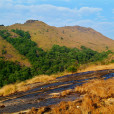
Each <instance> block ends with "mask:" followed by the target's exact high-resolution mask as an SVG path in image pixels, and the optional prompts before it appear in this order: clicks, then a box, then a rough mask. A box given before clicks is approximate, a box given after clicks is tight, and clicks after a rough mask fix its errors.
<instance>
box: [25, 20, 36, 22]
mask: <svg viewBox="0 0 114 114" xmlns="http://www.w3.org/2000/svg"><path fill="white" fill-rule="evenodd" d="M35 21H38V20H27V21H26V22H25V23H34V22H35Z"/></svg>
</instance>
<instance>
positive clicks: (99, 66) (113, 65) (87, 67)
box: [77, 63, 114, 73]
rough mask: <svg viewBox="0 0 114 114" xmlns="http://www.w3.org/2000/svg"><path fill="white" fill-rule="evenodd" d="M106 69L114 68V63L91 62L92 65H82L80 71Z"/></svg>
mask: <svg viewBox="0 0 114 114" xmlns="http://www.w3.org/2000/svg"><path fill="white" fill-rule="evenodd" d="M104 69H114V63H111V64H108V65H102V64H100V63H99V64H97V65H95V64H90V65H82V66H81V67H80V69H78V71H77V72H78V73H80V72H86V71H97V70H104Z"/></svg>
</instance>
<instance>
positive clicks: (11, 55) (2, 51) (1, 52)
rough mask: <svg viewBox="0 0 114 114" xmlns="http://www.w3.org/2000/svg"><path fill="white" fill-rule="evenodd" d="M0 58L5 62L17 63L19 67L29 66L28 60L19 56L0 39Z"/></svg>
mask: <svg viewBox="0 0 114 114" xmlns="http://www.w3.org/2000/svg"><path fill="white" fill-rule="evenodd" d="M0 57H4V59H5V60H9V61H13V62H15V61H18V62H19V64H20V65H25V66H30V63H29V61H28V59H26V58H25V56H23V55H21V54H19V52H18V51H17V50H16V49H15V48H14V47H13V46H12V45H11V44H10V43H8V42H7V41H6V40H4V39H3V38H1V37H0Z"/></svg>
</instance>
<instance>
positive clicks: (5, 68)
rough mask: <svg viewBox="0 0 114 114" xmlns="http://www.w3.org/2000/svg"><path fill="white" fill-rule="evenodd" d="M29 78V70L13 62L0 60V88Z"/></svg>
mask: <svg viewBox="0 0 114 114" xmlns="http://www.w3.org/2000/svg"><path fill="white" fill-rule="evenodd" d="M31 77H32V75H31V72H30V68H28V67H20V65H19V64H16V63H14V62H10V61H4V60H0V87H2V86H4V85H6V84H9V83H14V82H16V81H22V80H26V79H28V78H31Z"/></svg>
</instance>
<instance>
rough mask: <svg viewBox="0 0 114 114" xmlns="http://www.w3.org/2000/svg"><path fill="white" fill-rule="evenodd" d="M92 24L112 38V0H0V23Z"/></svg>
mask: <svg viewBox="0 0 114 114" xmlns="http://www.w3.org/2000/svg"><path fill="white" fill-rule="evenodd" d="M29 19H33V20H40V21H43V22H45V23H47V24H49V25H51V26H56V27H62V26H76V25H79V26H84V27H91V28H93V29H95V30H96V31H98V32H100V33H102V34H103V35H105V36H107V37H109V38H111V39H113V40H114V0H0V24H4V25H5V26H9V25H12V24H15V23H24V22H25V21H26V20H29Z"/></svg>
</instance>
